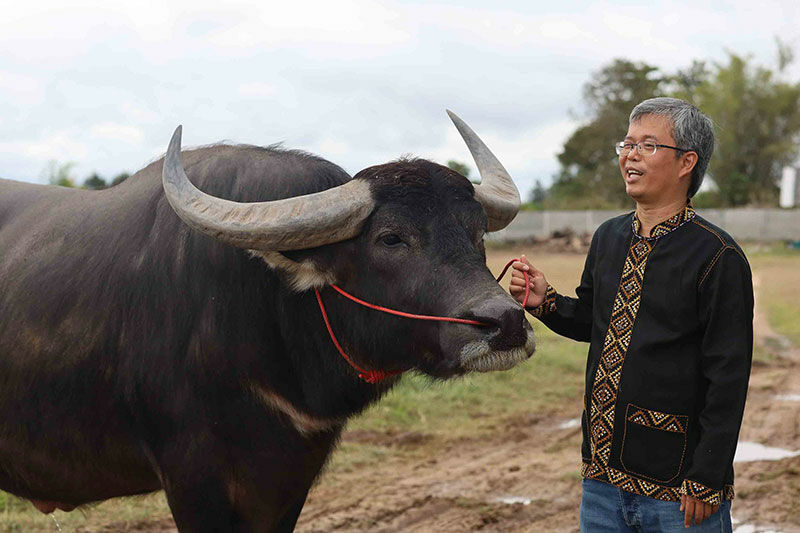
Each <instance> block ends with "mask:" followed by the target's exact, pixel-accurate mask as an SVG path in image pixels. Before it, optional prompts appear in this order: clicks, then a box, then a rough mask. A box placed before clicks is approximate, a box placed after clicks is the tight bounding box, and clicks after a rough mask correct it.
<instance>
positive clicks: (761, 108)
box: [694, 41, 800, 206]
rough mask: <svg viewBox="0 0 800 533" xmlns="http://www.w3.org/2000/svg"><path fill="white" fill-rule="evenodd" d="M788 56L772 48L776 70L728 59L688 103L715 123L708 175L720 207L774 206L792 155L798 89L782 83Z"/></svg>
mask: <svg viewBox="0 0 800 533" xmlns="http://www.w3.org/2000/svg"><path fill="white" fill-rule="evenodd" d="M791 61H792V54H791V50H789V49H788V48H786V47H785V46H782V43H781V42H780V41H779V42H778V62H777V63H778V70H777V72H774V71H772V70H770V69H768V68H766V67H763V66H754V65H752V64H751V60H750V59H749V58H747V57H742V56H739V55H736V54H734V53H731V52H729V53H728V62H727V64H716V65H714V67H713V72H712V73H711V76H710V77H709V78H708V79H707V80H706V81H705V82H703V83H700V84H698V86H697V88H696V90H695V92H694V101H695V103H696V104H697V105H698V106H699V107H700V109H702V110H703V112H704V113H706V114H707V115H709V116H710V117H711V118H712V119H713V120H714V122H715V126H716V127H715V129H716V137H717V147H716V150H715V152H714V157H712V158H711V164H710V169H709V170H710V174H711V176H712V177H713V180H714V183H715V184H716V185H717V187H718V188H719V193H720V196H721V200H722V202H723V203H724V204H725V205H731V206H736V205H745V204H757V205H775V204H776V202H777V198H778V183H779V181H780V176H781V170H782V169H783V167H784V166H786V165H789V164H791V163H792V162H793V161H794V160H795V158H796V157H797V155H798V148H797V147H798V142H800V83H790V82H788V81H785V80H783V79H782V76H783V74H784V72H785V69H786V67H787V66H788V65H789V63H790V62H791Z"/></svg>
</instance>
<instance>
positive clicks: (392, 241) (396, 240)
mask: <svg viewBox="0 0 800 533" xmlns="http://www.w3.org/2000/svg"><path fill="white" fill-rule="evenodd" d="M378 240H379V241H380V242H381V244H383V245H385V246H389V247H395V246H399V245H401V244H403V239H401V238H400V237H399V236H398V235H397V234H396V233H384V234H383V235H381V236H380V237H378Z"/></svg>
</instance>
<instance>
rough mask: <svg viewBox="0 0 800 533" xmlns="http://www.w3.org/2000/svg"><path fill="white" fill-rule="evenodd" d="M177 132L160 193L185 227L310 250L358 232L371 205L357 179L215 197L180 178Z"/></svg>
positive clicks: (242, 242)
mask: <svg viewBox="0 0 800 533" xmlns="http://www.w3.org/2000/svg"><path fill="white" fill-rule="evenodd" d="M181 130H182V127H181V126H178V127H177V129H176V130H175V133H174V134H173V135H172V140H171V141H170V143H169V148H168V149H167V155H166V157H165V158H164V171H163V174H162V181H163V185H164V192H165V194H166V196H167V200H168V201H169V203H170V205H171V206H172V208H173V209H174V210H175V212H176V213H177V214H178V216H179V217H180V218H181V219H182V220H183V221H184V222H185V223H186V224H187V225H189V226H190V227H191V228H193V229H195V230H198V231H200V232H202V233H205V234H207V235H210V236H211V237H214V238H215V239H218V240H220V241H223V242H226V243H228V244H231V245H233V246H238V247H240V248H246V249H251V250H262V251H285V250H299V249H303V248H314V247H317V246H322V245H325V244H330V243H333V242H339V241H343V240H346V239H349V238H351V237H354V236H356V235H358V233H359V232H360V231H361V227H362V225H363V223H364V221H365V220H366V218H367V217H368V216H369V214H370V213H371V212H372V209H373V207H374V206H375V202H374V200H373V198H372V194H371V192H370V188H369V184H368V183H367V182H365V181H363V180H351V181H349V182H347V183H345V184H343V185H340V186H338V187H334V188H332V189H328V190H325V191H322V192H318V193H314V194H308V195H305V196H297V197H294V198H286V199H283V200H274V201H269V202H251V203H239V202H232V201H229V200H224V199H221V198H215V197H213V196H210V195H208V194H206V193H204V192H203V191H201V190H200V189H198V188H197V187H195V186H194V185H193V184H192V183H191V182H190V181H189V178H188V177H187V176H186V172H184V170H183V164H182V163H181Z"/></svg>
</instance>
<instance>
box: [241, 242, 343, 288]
mask: <svg viewBox="0 0 800 533" xmlns="http://www.w3.org/2000/svg"><path fill="white" fill-rule="evenodd" d="M250 253H251V254H252V256H253V257H258V258H260V259H261V260H263V261H264V262H265V263H266V264H267V266H268V267H270V268H271V269H273V270H275V271H277V272H279V273H280V274H281V275H282V276H284V277H285V279H286V282H287V283H288V285H289V287H291V288H292V290H293V291H295V292H305V291H308V290H311V289H315V288H316V289H320V288H322V287H325V286H326V285H331V284H332V283H336V276H335V275H334V273H333V270H331V269H329V268H326V267H325V266H323V265H322V264H320V263H318V262H317V261H315V260H314V257H313V254H309V255H308V256H307V257H295V258H294V259H292V258H289V257H287V256H286V255H284V254H283V253H281V252H263V251H259V250H251V251H250ZM292 255H296V254H292ZM303 255H305V254H303Z"/></svg>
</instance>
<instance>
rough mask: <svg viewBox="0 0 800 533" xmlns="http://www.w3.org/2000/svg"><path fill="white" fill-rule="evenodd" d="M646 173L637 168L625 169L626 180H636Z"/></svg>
mask: <svg viewBox="0 0 800 533" xmlns="http://www.w3.org/2000/svg"><path fill="white" fill-rule="evenodd" d="M643 174H644V173H643V172H641V171H639V170H636V169H635V168H627V169H625V180H626V181H634V180H636V179H638V178H639V176H642V175H643Z"/></svg>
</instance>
